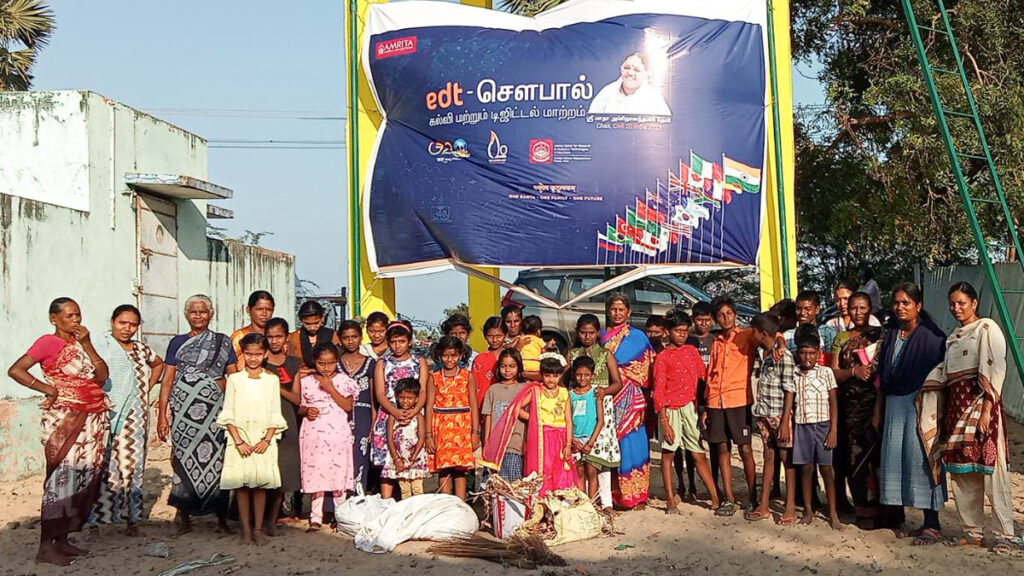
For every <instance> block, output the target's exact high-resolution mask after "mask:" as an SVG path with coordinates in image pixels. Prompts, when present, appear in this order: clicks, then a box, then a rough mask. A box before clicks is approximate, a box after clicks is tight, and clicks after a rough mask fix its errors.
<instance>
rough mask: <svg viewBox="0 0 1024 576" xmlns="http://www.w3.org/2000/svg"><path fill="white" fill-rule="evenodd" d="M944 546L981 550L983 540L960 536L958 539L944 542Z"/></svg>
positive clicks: (948, 539)
mask: <svg viewBox="0 0 1024 576" xmlns="http://www.w3.org/2000/svg"><path fill="white" fill-rule="evenodd" d="M942 544H943V545H944V546H948V547H950V548H981V538H975V537H973V536H960V537H957V538H947V539H945V540H943V541H942Z"/></svg>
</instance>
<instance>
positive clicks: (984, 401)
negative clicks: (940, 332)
mask: <svg viewBox="0 0 1024 576" xmlns="http://www.w3.org/2000/svg"><path fill="white" fill-rule="evenodd" d="M949 312H950V313H951V314H952V315H953V318H955V319H956V321H957V322H959V323H960V328H958V329H957V330H956V331H954V332H953V333H952V334H950V335H949V338H948V339H947V340H946V358H945V361H944V362H943V363H942V364H940V365H939V366H938V367H937V368H935V370H933V371H932V372H931V374H929V375H928V380H927V381H926V382H925V383H924V386H923V387H922V389H921V421H922V424H921V426H922V428H924V437H925V439H926V440H925V446H926V448H927V449H928V456H929V458H930V460H931V465H932V471H933V473H934V474H935V475H936V481H938V479H939V475H940V474H942V470H943V469H944V470H945V471H946V472H949V478H950V483H951V484H952V485H953V500H954V501H955V502H956V510H957V513H959V515H960V523H961V525H962V526H963V531H964V534H963V536H961V537H959V538H954V539H952V540H949V541H947V543H948V544H950V545H952V546H969V547H978V546H981V544H982V538H983V537H984V535H985V496H986V495H988V500H989V502H990V503H991V504H992V515H993V516H995V520H996V522H995V536H996V543H995V546H994V547H993V550H994V551H996V552H1009V551H1011V550H1019V549H1020V548H1021V541H1020V539H1019V538H1017V537H1015V536H1014V533H1013V496H1012V494H1011V491H1010V474H1009V470H1008V468H1007V460H1006V421H1005V419H1004V417H1003V396H1002V393H1003V382H1004V381H1005V378H1006V339H1005V338H1004V337H1003V332H1002V330H1000V328H999V325H998V324H996V323H995V322H994V321H993V320H991V319H990V318H980V317H979V316H978V292H977V291H976V290H975V289H974V286H971V285H970V284H968V283H967V282H958V283H956V284H954V285H953V286H952V287H951V288H950V289H949Z"/></svg>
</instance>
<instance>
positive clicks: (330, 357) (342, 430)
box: [299, 340, 358, 532]
mask: <svg viewBox="0 0 1024 576" xmlns="http://www.w3.org/2000/svg"><path fill="white" fill-rule="evenodd" d="M310 357H311V358H312V359H313V368H314V370H316V373H315V374H311V375H309V376H306V377H304V378H303V379H302V381H301V386H302V403H301V404H300V406H299V414H301V415H303V416H305V418H306V421H305V422H304V423H303V424H302V428H301V431H300V433H299V447H300V452H301V454H302V491H303V492H305V493H307V494H311V495H312V500H311V501H310V510H309V530H308V531H309V532H316V531H317V530H319V529H320V526H321V523H322V521H323V508H324V496H325V493H327V492H330V493H331V495H332V497H333V501H334V506H335V508H337V507H338V506H340V505H341V503H342V502H344V501H345V491H346V490H352V489H353V488H354V486H355V479H354V477H355V474H354V470H353V464H352V429H351V428H350V427H349V423H348V421H349V416H348V415H349V413H350V412H352V404H353V398H354V397H355V395H356V392H357V390H358V386H357V384H356V382H355V381H354V380H352V378H349V377H348V376H346V375H345V374H342V373H341V372H339V371H338V348H337V347H336V346H335V345H334V343H333V342H331V341H330V340H324V341H322V342H318V343H317V345H316V346H314V347H313V350H312V352H311V353H310Z"/></svg>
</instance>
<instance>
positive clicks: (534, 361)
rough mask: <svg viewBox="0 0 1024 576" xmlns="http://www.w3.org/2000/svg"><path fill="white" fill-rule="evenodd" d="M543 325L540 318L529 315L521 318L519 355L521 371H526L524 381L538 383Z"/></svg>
mask: <svg viewBox="0 0 1024 576" xmlns="http://www.w3.org/2000/svg"><path fill="white" fill-rule="evenodd" d="M543 328H544V324H543V323H542V322H541V320H540V316H534V315H532V314H531V315H530V316H527V317H525V318H523V335H522V337H521V338H520V339H519V353H520V354H522V355H523V370H525V371H526V379H527V380H530V381H533V382H537V381H540V379H541V375H540V355H541V354H543V353H544V339H543V338H541V337H540V332H541V330H542V329H543Z"/></svg>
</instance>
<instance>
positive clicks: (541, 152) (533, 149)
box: [530, 138, 555, 164]
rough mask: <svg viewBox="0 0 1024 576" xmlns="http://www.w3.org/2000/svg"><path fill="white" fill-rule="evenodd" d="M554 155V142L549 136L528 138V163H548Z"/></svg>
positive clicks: (552, 159)
mask: <svg viewBox="0 0 1024 576" xmlns="http://www.w3.org/2000/svg"><path fill="white" fill-rule="evenodd" d="M554 157H555V142H554V140H551V139H550V138H539V139H534V140H530V164H550V163H551V162H552V161H554Z"/></svg>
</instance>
